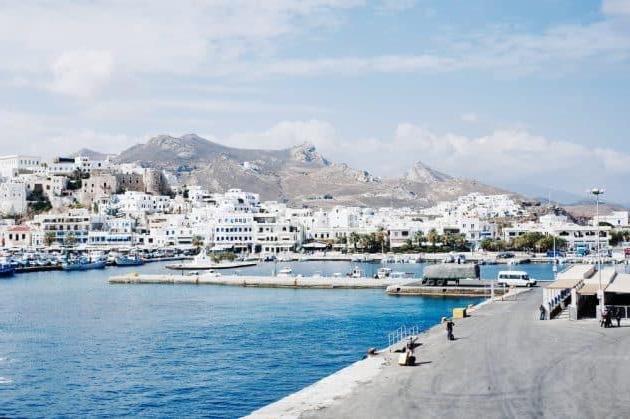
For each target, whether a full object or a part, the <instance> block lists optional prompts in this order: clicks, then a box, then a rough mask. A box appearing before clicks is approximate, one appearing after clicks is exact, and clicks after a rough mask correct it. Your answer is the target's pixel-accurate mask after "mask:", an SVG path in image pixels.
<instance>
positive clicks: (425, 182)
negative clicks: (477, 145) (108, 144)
mask: <svg viewBox="0 0 630 419" xmlns="http://www.w3.org/2000/svg"><path fill="white" fill-rule="evenodd" d="M115 160H116V161H118V162H121V163H138V164H140V165H142V166H145V167H155V168H159V169H162V170H166V171H168V172H171V173H173V174H175V176H176V177H177V178H178V180H179V182H180V184H188V185H191V184H199V185H202V186H204V187H206V188H207V189H208V190H210V191H212V192H222V191H226V190H227V189H230V188H240V189H243V190H247V191H251V192H255V193H258V194H260V196H261V199H263V200H280V201H285V202H289V203H291V204H294V205H300V204H307V205H312V206H330V205H338V204H342V205H358V206H377V207H378V206H427V205H431V204H433V203H435V202H436V201H439V200H450V199H454V198H457V197H458V196H461V195H465V194H468V193H470V192H484V193H504V191H502V190H500V189H498V188H494V187H492V186H487V185H484V184H481V183H479V182H476V181H472V180H466V179H456V178H453V177H451V176H449V175H446V174H444V173H440V172H438V171H436V170H434V169H432V168H430V167H428V166H426V165H424V164H423V163H421V162H418V163H416V164H415V165H414V166H413V167H412V168H411V169H410V170H409V171H408V172H407V173H406V174H405V176H403V177H401V178H394V179H381V178H378V177H375V176H373V175H372V174H370V173H369V172H367V171H365V170H359V169H355V168H352V167H350V166H348V165H346V164H343V163H335V162H331V161H329V160H327V159H326V158H324V157H323V156H322V155H321V154H320V153H319V152H318V151H317V149H316V148H315V146H314V145H312V144H309V143H304V144H300V145H297V146H294V147H290V148H286V149H282V150H261V149H241V148H233V147H227V146H224V145H222V144H218V143H215V142H212V141H208V140H206V139H203V138H201V137H199V136H197V135H195V134H189V135H184V136H182V137H171V136H167V135H160V136H157V137H154V138H152V139H150V140H149V141H148V142H147V143H145V144H138V145H135V146H133V147H131V148H129V149H127V150H125V151H123V152H122V153H120V155H119V156H117V157H116V158H115Z"/></svg>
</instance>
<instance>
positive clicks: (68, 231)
mask: <svg viewBox="0 0 630 419" xmlns="http://www.w3.org/2000/svg"><path fill="white" fill-rule="evenodd" d="M34 223H35V224H36V225H38V226H40V228H41V230H42V231H44V234H50V233H52V234H53V236H54V241H55V242H56V243H59V244H64V243H65V242H68V241H69V240H70V239H69V237H72V241H74V243H78V244H81V243H87V241H88V233H89V231H90V225H91V216H90V212H89V211H88V210H87V209H85V208H81V209H72V210H68V211H65V212H62V213H48V214H38V215H36V216H35V219H34Z"/></svg>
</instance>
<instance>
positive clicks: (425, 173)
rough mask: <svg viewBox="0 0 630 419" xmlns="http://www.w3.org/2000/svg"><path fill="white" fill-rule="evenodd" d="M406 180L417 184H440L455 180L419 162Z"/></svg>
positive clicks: (407, 175)
mask: <svg viewBox="0 0 630 419" xmlns="http://www.w3.org/2000/svg"><path fill="white" fill-rule="evenodd" d="M405 179H406V180H408V181H409V182H416V183H438V182H446V181H449V180H452V179H453V178H452V177H451V176H449V175H447V174H444V173H442V172H438V171H437V170H434V169H432V168H430V167H429V166H427V165H426V164H424V163H422V162H421V161H418V162H416V164H414V165H413V166H412V167H411V168H410V169H409V170H408V171H407V173H406V174H405Z"/></svg>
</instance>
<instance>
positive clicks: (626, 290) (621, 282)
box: [606, 274, 630, 294]
mask: <svg viewBox="0 0 630 419" xmlns="http://www.w3.org/2000/svg"><path fill="white" fill-rule="evenodd" d="M606 292H614V293H617V294H630V274H617V277H616V278H615V280H614V281H613V282H612V284H610V285H609V286H608V288H606Z"/></svg>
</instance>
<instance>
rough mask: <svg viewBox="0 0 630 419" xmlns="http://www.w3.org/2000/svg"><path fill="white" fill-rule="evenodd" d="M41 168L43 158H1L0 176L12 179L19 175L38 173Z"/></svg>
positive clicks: (15, 156) (20, 156)
mask: <svg viewBox="0 0 630 419" xmlns="http://www.w3.org/2000/svg"><path fill="white" fill-rule="evenodd" d="M40 168H41V158H40V157H36V156H24V155H12V156H2V157H0V176H2V177H6V178H10V177H13V176H15V175H17V174H18V173H28V172H36V171H38V170H39V169H40Z"/></svg>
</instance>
